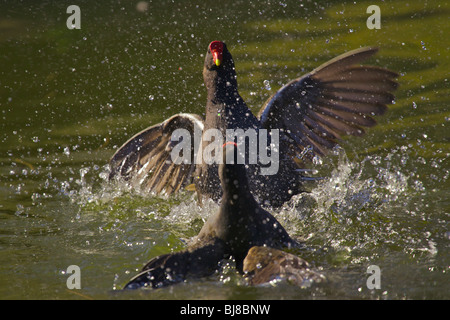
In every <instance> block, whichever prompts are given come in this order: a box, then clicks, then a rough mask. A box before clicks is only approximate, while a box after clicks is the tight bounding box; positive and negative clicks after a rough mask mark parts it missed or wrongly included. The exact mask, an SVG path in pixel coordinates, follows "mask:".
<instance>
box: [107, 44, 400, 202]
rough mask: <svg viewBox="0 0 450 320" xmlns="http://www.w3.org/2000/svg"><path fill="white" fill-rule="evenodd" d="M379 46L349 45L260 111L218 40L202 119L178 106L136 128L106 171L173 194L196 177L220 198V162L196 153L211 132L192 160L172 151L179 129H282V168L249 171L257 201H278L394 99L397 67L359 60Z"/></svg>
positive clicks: (207, 67)
mask: <svg viewBox="0 0 450 320" xmlns="http://www.w3.org/2000/svg"><path fill="white" fill-rule="evenodd" d="M377 51H378V49H377V48H360V49H356V50H353V51H350V52H347V53H344V54H342V55H340V56H338V57H336V58H334V59H332V60H330V61H328V62H326V63H324V64H322V65H321V66H319V67H318V68H316V69H314V70H313V71H311V72H310V73H308V74H306V75H304V76H302V77H300V78H297V79H295V80H292V81H290V82H289V83H287V84H286V85H284V86H283V87H282V88H281V89H279V90H278V91H277V92H276V93H275V94H274V95H272V96H271V97H270V98H269V99H268V100H267V101H266V102H265V104H264V105H263V107H262V108H261V110H260V112H259V114H258V116H255V115H253V113H252V112H251V111H250V109H249V108H248V107H247V105H246V104H245V102H244V100H243V99H242V97H241V96H240V95H239V92H238V86H237V80H236V71H235V67H234V61H233V58H232V56H231V53H230V52H229V51H228V49H227V46H226V44H225V43H223V42H221V41H213V42H211V44H210V45H209V47H208V51H207V54H206V57H205V63H204V67H203V78H204V83H205V85H206V90H207V102H206V117H205V119H203V118H202V117H200V116H198V115H196V114H184V113H180V114H176V115H174V116H172V117H170V118H169V119H167V120H165V121H164V122H162V123H159V124H156V125H154V126H151V127H149V128H147V129H145V130H143V131H141V132H139V133H138V134H136V135H135V136H133V137H132V138H131V139H129V140H128V141H127V142H126V143H125V144H124V145H123V146H121V147H120V148H119V149H118V150H117V151H116V153H115V154H114V155H113V157H112V159H111V161H110V169H111V171H110V175H109V178H110V179H114V178H122V179H123V180H125V181H127V182H128V183H130V184H132V185H136V186H139V187H140V188H141V189H142V190H144V191H149V192H154V193H160V192H163V191H164V192H165V193H166V194H169V195H170V194H172V193H173V192H176V191H178V190H179V189H180V188H182V187H184V186H187V185H189V184H192V183H195V187H196V190H197V192H198V194H199V195H201V196H207V197H211V198H213V199H214V200H219V199H220V197H221V193H222V189H221V188H220V183H219V177H218V174H217V172H218V171H217V164H216V163H212V164H210V163H207V162H206V161H202V162H200V163H199V164H196V162H197V161H195V160H196V159H197V157H198V155H199V154H202V152H203V151H204V150H205V148H206V147H207V146H208V144H209V141H207V140H208V139H205V137H204V136H203V137H202V141H201V143H199V144H197V145H195V144H192V146H191V148H190V149H189V150H188V151H187V152H190V153H191V154H190V158H189V159H190V161H187V162H188V163H186V161H185V162H181V163H177V162H176V161H174V159H172V158H171V151H172V150H174V148H175V147H176V146H177V144H178V143H181V141H182V139H180V140H179V141H172V139H171V137H172V134H173V133H174V131H175V130H177V129H185V130H187V132H189V133H190V134H191V135H192V136H195V134H200V135H202V134H203V135H204V134H205V133H206V132H208V129H218V130H220V132H221V133H222V134H223V138H224V139H225V131H226V130H227V129H242V130H249V129H254V130H257V131H262V130H261V129H265V130H266V131H267V130H278V131H277V132H278V133H279V145H278V146H277V147H278V148H277V149H276V151H278V152H279V155H280V157H279V162H278V170H277V172H276V173H275V174H266V175H264V174H260V173H261V172H260V170H261V168H262V165H260V164H258V163H257V164H252V165H248V166H247V169H246V172H247V175H248V179H249V187H250V190H251V192H252V193H253V194H254V195H255V197H256V198H257V199H258V201H259V203H261V204H262V205H264V206H266V205H271V206H273V207H277V206H281V205H282V204H283V203H284V202H286V201H287V200H289V199H290V198H291V197H292V196H293V195H295V194H298V193H300V192H303V191H304V180H307V177H304V170H302V167H304V164H305V160H311V159H313V158H314V157H315V156H323V155H325V154H326V153H327V151H328V150H330V149H332V148H334V147H335V146H336V145H337V142H338V140H339V139H340V138H341V137H342V136H344V135H353V136H361V135H362V134H364V129H363V127H372V126H374V125H375V124H376V121H375V120H374V119H373V118H372V116H375V115H382V114H384V113H385V111H386V110H387V106H386V105H387V104H390V103H392V101H393V99H394V96H393V95H392V93H391V92H392V91H394V90H395V89H396V88H397V86H398V83H397V82H396V81H395V78H396V77H397V76H398V74H397V73H395V72H393V71H390V70H387V69H384V68H380V67H375V66H364V65H359V64H360V63H361V62H362V61H364V60H366V59H367V58H369V57H371V56H372V55H373V54H375V53H376V52H377ZM268 141H269V143H270V136H269V137H268ZM273 150H275V149H273Z"/></svg>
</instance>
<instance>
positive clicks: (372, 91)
mask: <svg viewBox="0 0 450 320" xmlns="http://www.w3.org/2000/svg"><path fill="white" fill-rule="evenodd" d="M377 51H378V49H377V48H361V49H357V50H353V51H350V52H347V53H345V54H343V55H340V56H338V57H336V58H334V59H332V60H330V61H328V62H327V63H325V64H323V65H321V66H320V67H318V68H316V69H314V70H313V71H312V72H310V73H308V74H306V75H304V76H302V77H300V78H298V79H295V80H292V81H291V82H289V83H288V84H286V85H284V86H283V87H282V88H281V89H280V90H278V91H277V92H276V93H275V94H274V95H273V96H272V97H270V98H269V99H268V100H267V101H266V103H265V104H264V106H263V107H262V108H261V110H260V113H259V118H260V120H261V126H262V127H263V128H266V129H276V128H278V129H280V130H282V132H283V133H284V134H285V135H286V136H287V138H288V140H290V141H291V144H293V145H295V146H296V149H299V150H305V148H308V149H310V150H311V151H312V152H309V153H308V158H310V159H312V158H313V157H314V156H315V155H319V156H322V155H324V154H326V152H327V150H329V149H332V148H333V147H335V146H336V145H337V141H338V140H339V139H340V138H341V137H342V136H344V135H354V136H360V135H363V134H364V128H365V127H373V126H374V125H375V124H376V121H375V120H374V119H373V118H372V116H375V115H382V114H384V113H385V112H386V110H387V105H388V104H390V103H392V101H393V100H394V95H393V94H392V92H393V91H394V90H395V89H396V88H397V87H398V83H397V82H396V81H395V78H396V77H398V74H397V73H395V72H393V71H390V70H387V69H383V68H380V67H375V66H361V65H359V64H360V63H361V62H362V61H364V60H366V59H367V58H369V57H371V56H372V55H373V54H375V53H376V52H377Z"/></svg>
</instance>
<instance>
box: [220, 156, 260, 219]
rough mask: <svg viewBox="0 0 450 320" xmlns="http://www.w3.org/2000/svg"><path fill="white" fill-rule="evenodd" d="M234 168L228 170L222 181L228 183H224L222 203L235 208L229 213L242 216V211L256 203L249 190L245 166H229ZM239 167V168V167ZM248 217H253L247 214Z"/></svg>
mask: <svg viewBox="0 0 450 320" xmlns="http://www.w3.org/2000/svg"><path fill="white" fill-rule="evenodd" d="M228 166H234V168H233V169H232V170H226V172H224V174H223V177H222V179H225V181H226V183H222V189H223V196H222V202H224V203H225V205H227V206H229V207H231V208H234V210H230V211H229V213H230V214H231V215H233V214H242V209H243V208H245V207H252V206H253V205H254V202H255V201H256V200H255V198H254V197H253V195H252V194H251V192H250V190H249V188H248V181H247V174H246V170H245V167H244V165H235V164H234V165H228ZM238 166H239V167H238ZM245 214H246V215H247V216H250V215H252V212H246V213H245Z"/></svg>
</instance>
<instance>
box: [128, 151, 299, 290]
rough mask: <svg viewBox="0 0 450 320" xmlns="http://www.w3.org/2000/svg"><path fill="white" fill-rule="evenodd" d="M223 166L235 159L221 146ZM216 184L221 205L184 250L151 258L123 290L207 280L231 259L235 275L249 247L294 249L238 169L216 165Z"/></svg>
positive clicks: (292, 242)
mask: <svg viewBox="0 0 450 320" xmlns="http://www.w3.org/2000/svg"><path fill="white" fill-rule="evenodd" d="M224 148H226V151H225V152H224V162H225V159H226V156H227V154H230V153H231V155H229V156H228V157H229V159H231V157H233V156H235V155H236V151H237V148H236V147H235V146H234V145H226V147H224ZM219 175H220V179H221V185H222V188H223V190H224V192H223V196H222V200H221V206H220V209H219V211H218V212H216V213H215V214H214V215H212V216H211V217H210V218H209V219H208V220H207V221H206V223H205V224H204V226H203V228H202V229H201V230H200V233H199V234H198V235H197V237H196V238H195V239H194V240H193V241H192V242H191V243H190V244H189V246H188V248H187V249H186V250H184V251H181V252H177V253H171V254H165V255H162V256H159V257H156V258H154V259H152V260H151V261H150V262H148V263H147V264H146V265H145V267H144V268H143V269H142V271H141V272H140V273H139V274H138V275H136V276H135V277H134V278H133V279H131V280H130V282H129V283H128V284H127V285H126V286H125V288H126V289H134V288H139V287H151V288H160V287H164V286H167V285H170V284H174V283H177V282H180V281H183V280H185V279H187V278H199V277H205V276H208V275H211V274H212V273H214V271H216V270H217V269H218V267H219V262H220V261H221V260H222V259H224V258H228V257H230V256H232V257H234V258H235V260H236V266H237V268H238V270H239V271H242V270H243V269H242V268H243V261H244V258H245V257H246V256H247V254H248V252H249V250H250V248H251V247H253V246H267V247H271V248H278V249H282V248H286V247H297V246H299V244H298V243H297V242H296V241H295V240H293V239H292V238H291V237H290V236H289V235H288V233H287V232H286V230H285V229H284V228H283V226H282V225H281V224H280V223H279V222H278V221H277V220H276V219H275V218H274V217H273V216H272V215H271V214H270V213H269V212H267V211H266V210H264V209H262V208H261V207H260V206H259V205H258V203H257V202H256V200H255V199H254V197H253V196H252V194H251V193H250V191H249V190H248V181H247V177H246V175H245V166H244V165H243V164H221V165H220V166H219Z"/></svg>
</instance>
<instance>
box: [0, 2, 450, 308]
mask: <svg viewBox="0 0 450 320" xmlns="http://www.w3.org/2000/svg"><path fill="white" fill-rule="evenodd" d="M71 4H74V3H71V2H69V1H58V2H56V1H31V0H28V1H27V0H24V1H12V0H11V1H2V2H1V3H0V110H1V111H0V121H1V127H0V299H129V298H138V299H313V298H320V299H449V298H450V281H449V273H450V267H449V266H450V255H449V244H450V227H449V224H448V223H449V213H450V203H449V191H450V188H449V167H450V165H449V157H450V131H449V126H450V122H449V120H450V108H449V103H450V99H449V96H450V90H449V88H450V86H449V84H450V80H449V78H448V76H449V70H450V68H449V67H450V59H449V54H450V53H449V48H450V45H449V44H450V43H449V41H448V35H449V34H450V28H449V26H450V23H449V18H448V17H449V15H450V6H449V5H448V2H446V1H426V2H419V1H384V2H380V3H379V6H380V9H381V29H378V30H376V29H373V30H371V29H368V28H367V26H366V20H367V18H368V17H369V15H370V14H367V13H366V9H367V7H368V6H369V5H371V4H374V3H373V1H344V2H342V1H323V2H313V1H270V2H269V1H233V2H232V3H231V2H225V1H222V2H218V1H209V0H203V1H154V2H152V1H130V0H126V1H125V0H122V1H77V3H76V4H77V5H78V6H79V7H80V10H81V29H79V30H76V29H75V30H69V29H68V28H67V26H66V20H67V18H68V17H69V16H70V14H67V13H66V9H67V7H68V6H69V5H71ZM142 8H146V10H145V11H143V10H142ZM138 9H139V10H138ZM213 40H223V41H225V42H226V43H227V45H228V47H229V49H230V51H231V53H232V54H233V57H234V60H235V63H236V69H237V73H238V82H239V88H240V92H241V95H242V96H243V97H244V99H245V100H246V102H247V104H248V105H249V106H250V107H251V109H252V110H253V111H254V112H255V113H257V112H258V110H259V107H260V106H261V105H262V103H263V102H264V101H265V100H266V99H267V98H268V97H269V96H270V95H271V94H272V93H274V92H275V91H276V90H277V89H278V88H280V87H281V86H282V85H283V84H285V83H287V82H288V81H289V80H290V79H293V78H295V77H298V76H300V75H302V74H304V73H306V72H308V71H310V70H312V69H313V68H315V67H317V66H318V65H320V64H321V63H323V62H325V61H327V60H328V59H331V58H333V57H335V56H336V55H338V54H341V53H343V52H345V51H348V50H351V49H355V48H358V47H362V46H378V47H380V52H379V53H378V54H377V56H376V57H374V58H371V60H370V61H369V62H370V63H371V64H373V65H378V66H383V67H387V68H389V69H392V70H394V71H396V72H398V73H399V74H400V75H401V76H400V77H399V82H400V87H399V89H398V91H397V92H396V102H395V104H394V105H391V106H390V110H389V112H388V113H387V114H386V115H385V116H383V117H378V118H377V120H378V122H379V124H378V126H376V127H374V128H371V129H370V130H368V132H367V134H366V135H365V136H364V137H363V138H351V139H346V140H345V141H344V142H343V148H344V151H343V152H341V153H340V154H338V155H330V157H329V158H327V159H323V163H322V165H319V166H317V169H318V170H319V173H320V174H321V175H324V176H326V177H327V179H325V180H323V181H321V182H320V183H319V184H318V185H312V186H311V192H310V193H309V194H304V195H299V196H296V197H294V198H293V199H292V201H291V202H289V203H287V204H285V206H284V207H283V208H281V209H277V210H272V211H271V212H273V214H274V215H275V216H276V217H277V218H278V219H279V221H280V222H281V223H282V224H283V225H284V226H285V227H286V229H287V230H288V231H289V232H290V233H291V234H292V235H293V236H295V237H298V238H301V239H303V240H304V241H305V243H306V245H307V249H305V250H304V251H303V252H300V253H299V254H300V255H302V257H303V258H305V259H306V260H308V261H309V262H310V263H311V264H312V265H313V266H315V267H316V268H318V269H319V270H321V272H322V273H324V274H325V275H326V277H327V278H328V282H327V283H326V284H321V285H312V286H311V287H309V288H298V287H295V286H293V285H291V284H288V283H276V284H273V285H268V286H262V287H250V286H248V285H247V284H245V282H244V281H243V280H242V277H241V276H240V275H239V274H237V273H236V271H235V269H234V267H233V262H232V261H228V262H224V264H223V266H222V269H221V271H220V272H218V273H217V274H215V275H213V276H211V277H209V278H207V279H202V280H189V281H187V282H185V283H181V284H179V285H176V286H173V287H170V288H164V289H160V290H154V291H148V290H137V291H133V292H122V291H121V290H119V289H120V288H122V287H123V285H124V284H125V283H126V282H127V281H128V280H129V279H130V278H131V277H132V276H133V275H134V274H135V273H136V271H137V270H138V269H140V268H141V267H142V265H143V263H145V262H146V261H147V260H149V259H150V258H152V257H154V256H156V255H159V254H162V253H168V252H171V251H174V250H181V249H183V248H184V247H185V245H186V239H189V238H190V237H193V236H195V235H196V233H197V232H198V231H199V230H200V228H201V226H202V225H203V222H204V221H205V219H207V217H208V216H209V215H210V214H211V212H213V211H215V210H217V208H218V206H217V204H214V203H211V202H206V203H205V204H204V206H203V207H199V206H198V205H197V204H196V202H195V197H194V195H193V194H191V193H190V192H189V191H184V192H182V193H181V194H179V195H176V196H174V197H171V198H165V197H156V196H147V195H143V194H141V193H139V192H138V191H135V190H129V189H127V188H126V187H125V186H120V185H111V184H109V183H107V182H106V176H107V167H106V165H107V163H108V160H109V158H110V157H111V156H112V154H113V153H114V151H115V150H116V149H117V148H118V147H119V146H120V145H121V144H122V143H123V142H125V141H126V140H127V139H128V138H129V137H131V136H132V135H133V134H134V133H136V132H138V131H140V130H142V129H144V128H146V127H147V126H150V125H152V124H155V123H158V122H160V121H162V120H164V119H166V118H168V117H169V116H171V115H173V114H175V113H178V112H189V113H198V114H203V113H204V108H205V101H206V94H205V88H204V85H203V79H202V68H203V60H204V55H205V52H206V49H207V46H208V44H209V43H210V42H211V41H213ZM70 265H77V266H79V267H80V270H81V289H79V290H77V289H72V290H71V289H68V287H67V285H66V281H67V279H68V277H69V275H68V274H67V272H66V271H67V268H68V266H70ZM370 265H377V266H379V267H380V270H381V289H368V288H367V285H366V281H367V278H368V276H369V274H367V273H366V270H367V267H368V266H370Z"/></svg>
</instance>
